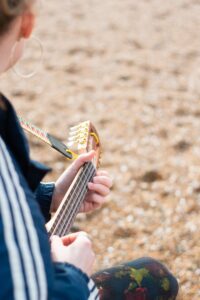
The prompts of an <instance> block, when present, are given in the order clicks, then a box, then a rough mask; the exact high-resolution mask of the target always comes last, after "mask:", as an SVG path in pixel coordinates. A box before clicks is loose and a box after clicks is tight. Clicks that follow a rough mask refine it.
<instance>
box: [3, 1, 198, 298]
mask: <svg viewBox="0 0 200 300" xmlns="http://www.w3.org/2000/svg"><path fill="white" fill-rule="evenodd" d="M39 11H40V12H39V20H38V25H37V30H36V35H37V36H38V37H39V38H40V39H41V41H42V44H43V46H44V49H45V52H44V61H43V66H42V69H41V71H40V72H39V73H38V74H37V76H35V77H34V78H32V79H29V80H23V79H20V78H18V77H17V76H16V75H15V74H13V73H12V72H10V73H9V74H8V75H4V76H2V78H1V90H3V91H4V92H5V93H6V94H7V95H8V96H10V97H11V98H12V99H13V102H14V103H15V106H16V108H17V110H18V112H19V113H20V114H21V115H22V116H24V117H26V118H27V119H28V120H30V121H32V122H33V123H35V124H37V125H38V126H40V127H42V128H44V129H46V130H48V131H49V132H51V133H53V134H55V135H57V136H58V137H59V138H61V139H62V140H63V141H65V140H66V138H67V134H68V130H69V126H71V125H73V124H77V123H78V122H80V121H82V120H87V119H91V120H92V122H93V123H94V124H95V125H96V127H97V128H98V131H99V133H100V136H101V140H102V145H103V156H102V168H105V169H107V170H108V171H109V172H110V173H111V174H112V176H113V178H114V186H113V190H112V193H111V195H110V197H109V202H108V203H107V204H106V205H105V206H104V207H103V208H102V209H101V210H100V211H98V212H96V213H94V214H91V215H89V216H87V217H80V218H79V220H78V221H77V222H76V225H78V226H79V228H81V229H84V230H87V231H88V232H89V233H90V235H91V237H92V239H93V241H94V246H95V251H96V253H97V263H96V269H98V268H101V267H107V266H110V265H112V264H114V263H118V262H121V261H124V260H127V259H134V258H138V257H140V256H152V257H155V258H158V259H160V260H162V261H163V262H164V263H166V264H167V265H168V266H169V268H170V269H171V270H172V271H173V272H174V274H176V276H177V277H178V279H179V282H180V286H181V292H180V296H179V298H180V299H183V300H197V299H200V233H199V228H200V217H199V214H200V4H199V1H198V0H176V1H172V0H169V1H160V0H148V1H147V0H140V1H136V0H123V1H120V0H106V1H97V0H84V1H80V0H73V1H59V5H58V1H52V0H49V1H48V2H46V3H44V2H43V3H42V6H41V7H40V8H39ZM29 46H30V47H28V46H27V53H28V51H30V50H31V49H32V52H31V57H32V58H33V59H32V60H30V61H29V60H28V61H27V62H26V65H27V66H28V65H29V67H30V69H33V68H34V66H35V65H37V51H36V50H33V49H34V45H32V46H31V44H30V45H29ZM35 47H36V46H35ZM35 49H36V48H35ZM34 60H36V62H34ZM31 145H32V155H33V157H34V158H37V159H39V160H40V161H42V162H44V163H46V164H48V165H50V166H52V167H53V170H54V171H53V173H52V174H51V176H49V178H48V179H51V180H54V179H55V178H56V177H57V176H58V174H60V173H61V171H63V170H64V169H65V167H66V166H67V162H66V161H65V159H63V158H62V157H61V156H60V155H59V154H57V153H56V152H54V151H53V150H51V149H49V148H48V146H46V145H44V144H42V143H41V142H40V141H38V140H36V139H35V138H31Z"/></svg>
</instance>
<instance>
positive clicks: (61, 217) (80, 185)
mask: <svg viewBox="0 0 200 300" xmlns="http://www.w3.org/2000/svg"><path fill="white" fill-rule="evenodd" d="M95 173H96V169H95V167H94V165H93V163H92V162H87V163H85V164H84V165H83V167H82V168H81V169H80V170H79V172H78V174H77V175H76V177H75V179H74V181H73V183H72V184H71V186H70V188H69V190H68V192H67V194H66V195H65V197H64V199H63V200H62V202H61V204H60V206H59V208H58V210H57V212H56V213H55V215H54V218H53V222H52V224H51V226H50V228H49V236H52V235H58V236H63V235H65V234H67V233H69V230H70V228H71V226H72V224H73V222H74V219H75V217H76V215H77V213H78V211H79V209H80V206H81V204H82V203H83V200H84V198H85V195H86V193H87V190H88V188H87V184H88V182H89V181H91V180H92V178H93V177H94V175H95Z"/></svg>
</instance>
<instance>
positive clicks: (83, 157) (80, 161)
mask: <svg viewBox="0 0 200 300" xmlns="http://www.w3.org/2000/svg"><path fill="white" fill-rule="evenodd" d="M94 156H95V151H94V150H91V151H90V152H86V153H83V154H81V155H79V157H78V158H77V159H76V160H75V161H74V162H73V163H72V165H71V168H72V170H73V171H74V172H76V173H77V172H78V170H79V169H80V167H81V166H82V165H83V164H84V163H85V162H88V161H91V160H92V159H93V158H94Z"/></svg>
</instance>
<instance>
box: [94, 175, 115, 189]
mask: <svg viewBox="0 0 200 300" xmlns="http://www.w3.org/2000/svg"><path fill="white" fill-rule="evenodd" d="M93 183H96V184H102V185H105V186H106V187H108V188H111V187H112V185H113V182H112V179H111V178H110V177H109V176H105V175H98V176H94V178H93Z"/></svg>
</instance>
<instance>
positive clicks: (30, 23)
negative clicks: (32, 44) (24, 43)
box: [21, 12, 35, 39]
mask: <svg viewBox="0 0 200 300" xmlns="http://www.w3.org/2000/svg"><path fill="white" fill-rule="evenodd" d="M21 18H22V21H21V37H22V38H24V39H28V38H29V37H30V35H31V33H32V31H33V28H34V25H35V16H34V15H33V13H31V12H25V13H24V14H23V15H22V17H21Z"/></svg>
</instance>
